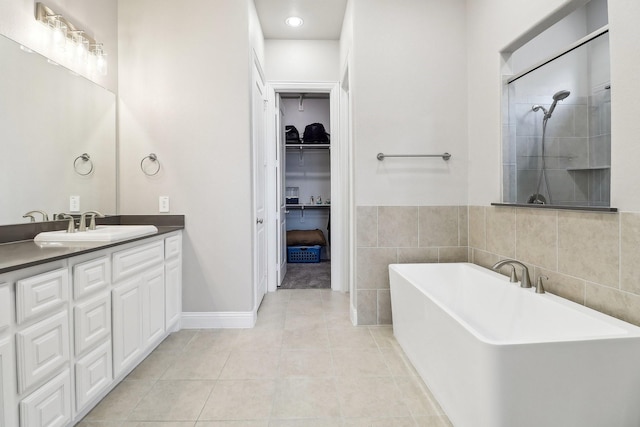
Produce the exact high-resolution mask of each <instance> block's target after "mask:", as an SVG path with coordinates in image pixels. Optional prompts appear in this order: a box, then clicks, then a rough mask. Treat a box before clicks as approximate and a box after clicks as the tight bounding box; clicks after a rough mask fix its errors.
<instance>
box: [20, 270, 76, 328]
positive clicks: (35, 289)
mask: <svg viewBox="0 0 640 427" xmlns="http://www.w3.org/2000/svg"><path fill="white" fill-rule="evenodd" d="M68 294H69V273H68V270H67V269H66V268H61V269H59V270H54V271H50V272H48V273H44V274H39V275H37V276H33V277H29V278H27V279H23V280H18V281H17V282H16V317H17V321H18V324H22V323H24V322H25V321H27V320H30V319H33V318H36V317H38V316H42V315H44V314H47V313H50V312H52V311H54V310H55V309H56V308H58V307H60V306H61V305H62V304H64V303H65V302H66V301H67V299H68Z"/></svg>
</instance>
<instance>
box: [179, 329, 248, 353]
mask: <svg viewBox="0 0 640 427" xmlns="http://www.w3.org/2000/svg"><path fill="white" fill-rule="evenodd" d="M241 332H242V330H240V329H207V330H203V331H198V333H197V334H196V335H195V336H194V337H193V338H192V339H191V340H190V341H189V343H188V344H187V345H186V346H185V347H184V351H194V350H195V351H201V350H208V349H210V348H214V349H217V350H218V351H220V352H224V351H231V350H232V349H233V348H234V347H235V345H236V340H237V339H238V336H240V333H241Z"/></svg>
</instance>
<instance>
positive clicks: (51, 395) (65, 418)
mask: <svg viewBox="0 0 640 427" xmlns="http://www.w3.org/2000/svg"><path fill="white" fill-rule="evenodd" d="M69 421H71V378H70V376H69V370H68V369H65V371H64V372H62V373H61V374H60V375H58V376H57V377H55V378H54V379H52V380H51V381H49V382H48V383H46V384H45V385H43V386H42V387H40V388H39V389H38V390H37V391H35V392H34V393H32V394H30V395H29V396H28V397H27V398H25V399H23V400H22V402H20V426H21V427H45V426H46V427H58V426H60V427H63V426H66V425H67V424H68V423H69Z"/></svg>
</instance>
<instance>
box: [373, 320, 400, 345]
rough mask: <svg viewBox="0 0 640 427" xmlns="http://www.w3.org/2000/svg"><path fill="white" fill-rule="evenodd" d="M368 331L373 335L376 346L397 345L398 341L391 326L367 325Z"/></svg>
mask: <svg viewBox="0 0 640 427" xmlns="http://www.w3.org/2000/svg"><path fill="white" fill-rule="evenodd" d="M369 331H370V332H371V335H372V336H373V339H374V340H375V342H376V344H377V345H378V348H387V347H397V346H398V342H397V341H396V338H395V337H394V336H393V326H391V325H383V326H369Z"/></svg>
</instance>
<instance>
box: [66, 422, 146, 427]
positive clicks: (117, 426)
mask: <svg viewBox="0 0 640 427" xmlns="http://www.w3.org/2000/svg"><path fill="white" fill-rule="evenodd" d="M128 424H129V423H127V422H123V421H81V422H80V423H78V424H76V426H75V427H137V425H136V424H137V423H131V425H128Z"/></svg>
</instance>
